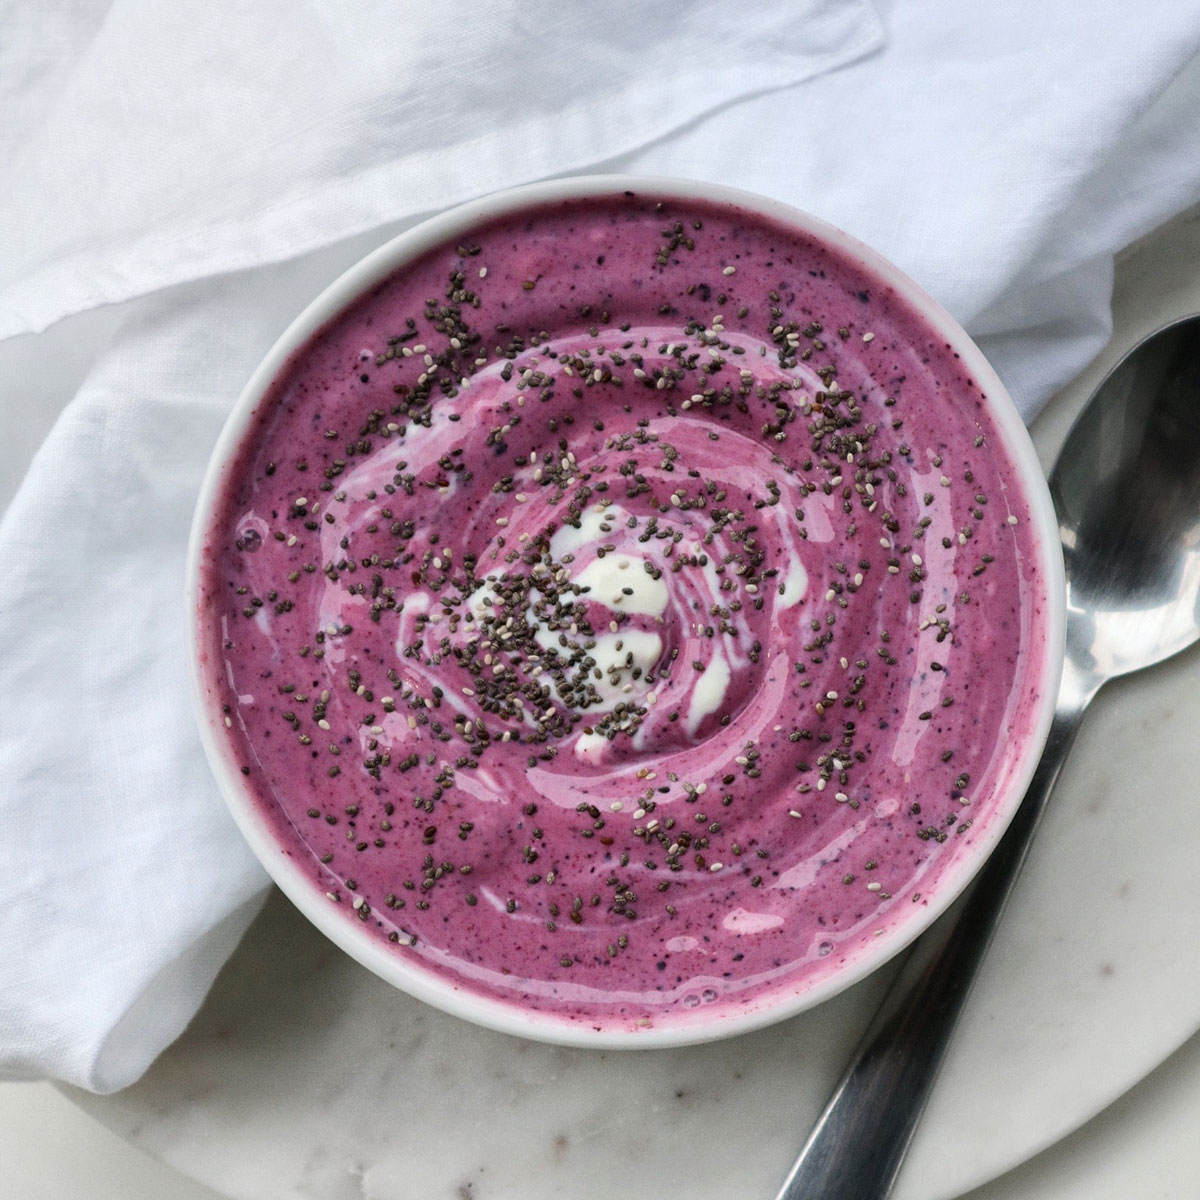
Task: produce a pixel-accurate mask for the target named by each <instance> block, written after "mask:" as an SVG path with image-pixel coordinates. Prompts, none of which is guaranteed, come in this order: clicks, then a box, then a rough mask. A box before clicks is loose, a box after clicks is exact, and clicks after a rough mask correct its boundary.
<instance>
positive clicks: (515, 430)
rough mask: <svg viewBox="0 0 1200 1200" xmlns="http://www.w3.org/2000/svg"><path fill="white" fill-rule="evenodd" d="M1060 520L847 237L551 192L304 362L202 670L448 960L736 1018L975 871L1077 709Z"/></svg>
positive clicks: (334, 862) (253, 483) (203, 609)
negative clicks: (1060, 565) (1062, 716)
mask: <svg viewBox="0 0 1200 1200" xmlns="http://www.w3.org/2000/svg"><path fill="white" fill-rule="evenodd" d="M1036 537H1037V535H1036V532H1035V530H1034V526H1033V522H1032V520H1031V518H1030V512H1029V509H1028V503H1027V496H1026V494H1025V491H1024V488H1023V485H1022V483H1021V479H1020V476H1019V473H1018V471H1017V469H1016V467H1015V466H1014V464H1013V462H1012V460H1011V458H1010V456H1009V454H1008V452H1007V450H1006V449H1005V446H1004V444H1003V441H1002V439H1001V436H1000V434H999V432H998V429H997V426H996V424H995V421H994V418H993V416H992V415H991V412H990V410H989V402H988V400H987V398H986V397H985V396H984V395H983V394H981V390H980V385H979V384H978V383H977V381H976V380H975V379H973V378H972V377H971V375H970V374H969V373H968V372H967V371H966V370H965V368H964V366H963V364H962V362H961V361H960V359H959V357H958V355H957V354H956V353H955V351H954V349H953V348H952V347H951V346H949V345H948V344H947V343H946V342H945V339H944V338H943V337H942V336H941V335H939V334H938V333H937V332H936V331H935V330H933V329H932V328H931V326H930V325H929V324H928V323H927V321H926V320H925V319H924V318H923V317H922V316H921V315H920V314H919V313H918V312H917V311H916V310H915V309H914V308H913V307H912V306H911V304H910V303H909V301H907V300H906V299H905V298H904V297H902V296H900V295H898V294H897V293H896V291H895V290H894V289H893V288H892V287H891V286H890V285H889V284H888V283H887V282H886V281H885V280H883V279H881V278H880V277H879V276H878V275H877V274H875V273H874V272H872V271H871V270H870V269H869V268H867V267H865V266H864V265H863V264H862V263H861V262H859V261H858V260H857V259H855V258H854V257H853V256H852V255H851V254H850V253H849V252H847V251H844V250H841V249H838V248H835V247H834V246H832V245H830V244H829V243H828V242H826V241H825V240H824V239H821V238H818V237H815V236H813V235H810V234H807V233H805V232H802V231H799V230H797V229H795V228H792V227H789V226H785V225H783V224H778V223H775V222H774V221H773V220H770V219H768V218H766V217H763V216H761V215H756V214H753V213H749V212H747V211H744V210H742V209H739V208H736V207H731V206H727V205H720V204H714V203H707V202H700V201H692V200H689V201H684V200H680V199H675V198H663V197H658V196H655V195H648V194H640V193H639V194H634V193H625V194H617V195H615V196H610V197H607V198H602V199H591V200H586V199H574V200H566V201H560V202H554V203H549V204H541V205H538V206H535V207H532V208H528V209H523V210H521V211H518V212H516V213H510V214H508V215H504V216H501V217H498V218H495V219H493V220H492V221H491V222H490V223H486V224H483V225H481V226H479V227H478V228H476V229H475V230H474V231H473V232H472V233H471V234H470V236H469V237H464V238H460V239H457V240H455V241H453V242H451V243H449V244H446V245H443V246H440V247H438V248H436V249H434V250H432V251H430V252H428V253H425V254H423V255H422V256H421V257H420V258H419V259H418V260H417V261H415V262H414V263H412V264H411V265H408V266H406V267H404V268H402V269H401V270H399V271H398V272H397V273H396V274H394V275H393V276H391V277H390V278H388V279H387V280H386V281H385V282H383V283H382V284H380V285H379V286H377V287H376V288H374V289H373V290H372V291H371V292H370V294H368V295H365V296H364V297H362V298H361V299H360V300H358V301H357V302H355V303H354V304H352V305H351V306H350V307H349V308H347V309H346V310H345V311H344V312H343V313H341V315H339V316H337V317H336V318H335V319H334V320H332V321H331V322H330V323H328V324H327V325H326V326H325V327H324V328H323V329H322V330H321V331H320V332H319V333H317V334H316V335H315V336H313V337H312V338H311V339H310V340H309V341H308V342H307V343H306V344H305V345H303V346H302V347H301V348H300V349H299V350H298V351H297V352H295V353H294V354H293V355H292V356H291V358H290V359H289V360H288V362H287V363H286V365H285V366H284V368H283V369H282V370H281V371H280V373H279V374H278V376H277V378H276V379H275V381H274V383H273V384H272V386H271V387H270V388H269V390H268V392H267V393H266V395H265V397H264V398H263V399H262V401H261V402H260V403H259V405H258V407H257V410H256V411H255V413H254V415H253V417H252V419H251V421H250V424H249V427H248V431H247V432H246V434H245V436H244V437H243V439H242V441H241V444H240V446H239V449H238V451H237V453H236V454H235V456H234V457H233V459H232V460H231V461H230V462H229V464H228V466H227V468H226V470H225V474H224V476H223V481H222V484H221V490H220V494H219V498H218V501H217V505H216V510H215V516H214V518H213V519H212V521H211V522H210V524H209V526H208V529H207V533H206V537H205V539H204V542H203V548H202V555H203V561H202V567H201V577H200V578H201V590H200V600H199V603H200V614H201V616H200V636H201V646H200V653H201V659H202V662H203V664H204V665H203V673H204V691H205V694H206V702H207V703H208V704H209V705H210V706H211V711H212V713H213V714H214V716H216V717H217V719H218V720H219V721H220V728H221V729H223V730H224V734H223V736H224V737H226V738H227V742H228V744H227V750H228V754H229V756H230V757H231V758H232V760H233V761H234V762H235V763H236V766H237V768H239V769H240V771H241V774H242V776H243V777H244V778H243V782H244V785H245V787H246V788H247V789H249V790H250V792H251V794H252V796H253V799H254V803H255V805H256V807H257V810H258V811H259V813H260V814H261V816H262V818H263V820H265V821H266V822H267V823H269V826H270V828H271V830H272V832H273V836H274V838H275V840H276V841H277V842H278V847H279V853H280V854H281V855H285V856H288V857H290V858H291V859H292V860H293V862H294V863H295V864H297V865H298V866H299V868H300V869H301V870H302V871H303V873H304V874H305V875H306V876H307V878H308V879H310V880H311V885H312V888H313V889H314V894H315V895H316V896H319V897H321V903H323V904H328V905H330V906H331V907H333V908H336V909H337V910H338V911H339V912H340V913H341V914H343V915H344V920H345V921H346V922H353V923H356V924H358V925H361V926H362V928H363V929H364V930H366V931H368V932H369V933H370V934H372V935H374V936H376V937H378V939H380V944H381V945H383V946H386V947H387V948H388V951H389V953H393V954H395V955H397V956H401V957H402V958H403V959H404V960H406V961H408V962H410V963H411V964H412V965H413V966H414V969H416V970H418V971H427V972H431V973H433V974H434V975H436V976H438V977H440V978H442V979H444V980H446V981H449V982H451V983H452V984H453V985H455V986H457V987H460V988H462V989H464V990H466V991H468V992H470V993H473V994H475V995H478V996H483V997H486V998H489V999H492V1000H498V1001H501V1002H502V1003H509V1004H512V1005H514V1006H517V1007H518V1008H520V1009H522V1010H525V1011H528V1010H530V1009H533V1010H538V1011H540V1012H544V1013H548V1014H552V1015H553V1016H555V1017H557V1018H560V1019H561V1020H562V1021H564V1022H568V1023H577V1024H578V1026H580V1027H587V1028H593V1027H594V1028H599V1029H606V1030H608V1029H637V1028H646V1027H660V1028H661V1027H668V1026H672V1025H683V1024H686V1023H687V1022H689V1021H709V1020H719V1019H720V1018H721V1017H722V1016H723V1015H729V1014H736V1013H739V1012H744V1011H747V1010H754V1009H757V1008H759V1007H761V1006H763V1005H767V1004H771V1003H774V1002H775V1001H777V1000H779V999H780V998H781V997H783V996H796V995H801V994H805V993H807V992H811V991H812V990H813V989H814V988H819V987H820V986H821V985H822V983H823V982H824V981H828V980H829V979H830V978H831V977H832V976H834V975H836V974H838V973H845V972H846V971H847V970H848V969H852V967H853V964H854V963H855V962H856V961H858V960H859V959H860V958H861V957H862V956H863V955H864V954H865V953H867V952H869V949H870V945H871V943H872V941H873V940H874V939H876V938H877V937H878V936H880V933H881V931H884V930H888V929H891V928H894V927H896V926H897V925H899V924H902V923H905V922H912V921H913V920H914V915H915V914H916V911H917V910H918V909H919V908H921V907H923V906H926V905H928V904H929V903H930V901H931V899H932V898H934V897H937V896H938V894H939V889H940V888H942V887H949V886H951V884H948V883H946V880H951V881H953V886H955V887H957V886H958V885H959V884H960V883H961V880H962V877H963V872H962V870H961V863H962V860H963V858H964V857H971V856H972V854H973V853H974V850H973V843H974V842H975V840H976V839H977V838H979V837H981V836H982V835H983V832H984V831H985V830H988V829H989V826H994V821H995V820H998V819H999V818H997V817H996V813H997V810H998V809H999V808H1000V807H1001V801H1003V803H1004V804H1007V803H1008V799H1007V798H1006V796H1005V794H1006V792H1007V791H1008V790H1011V781H1012V776H1013V772H1014V770H1015V767H1014V763H1015V762H1016V760H1017V758H1018V756H1019V755H1018V751H1019V750H1020V747H1021V746H1022V745H1024V744H1026V743H1027V742H1028V740H1029V739H1030V737H1031V736H1032V731H1033V729H1034V726H1035V725H1036V723H1037V712H1038V711H1040V707H1039V706H1041V705H1042V704H1043V701H1042V699H1041V692H1042V691H1043V690H1044V689H1045V686H1046V681H1045V679H1044V678H1043V677H1042V676H1043V674H1044V670H1045V668H1044V665H1043V664H1044V661H1045V653H1044V646H1045V639H1046V637H1047V632H1046V612H1045V597H1046V588H1047V581H1046V579H1045V578H1044V577H1043V575H1042V569H1041V566H1040V562H1041V560H1040V558H1039V554H1038V548H1037V542H1036ZM993 832H994V828H993Z"/></svg>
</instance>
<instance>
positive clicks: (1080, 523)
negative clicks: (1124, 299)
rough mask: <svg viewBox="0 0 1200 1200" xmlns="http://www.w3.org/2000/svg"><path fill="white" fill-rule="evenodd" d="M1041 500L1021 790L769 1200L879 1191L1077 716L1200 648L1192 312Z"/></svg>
mask: <svg viewBox="0 0 1200 1200" xmlns="http://www.w3.org/2000/svg"><path fill="white" fill-rule="evenodd" d="M1050 493H1051V496H1052V497H1053V500H1054V507H1055V511H1056V513H1057V515H1058V522H1059V536H1060V537H1061V539H1062V547H1063V555H1064V559H1065V564H1066V579H1067V637H1066V662H1065V664H1064V668H1063V679H1062V685H1061V687H1060V690H1059V695H1058V703H1057V707H1056V709H1055V713H1054V721H1053V724H1052V725H1051V728H1050V735H1049V738H1048V740H1047V743H1046V748H1045V751H1044V752H1043V754H1042V758H1041V761H1040V762H1039V764H1038V768H1037V771H1036V772H1035V774H1034V777H1033V782H1032V783H1031V784H1030V787H1029V792H1028V793H1027V795H1026V797H1025V799H1024V801H1023V802H1022V803H1021V806H1020V808H1019V809H1018V811H1017V814H1016V816H1015V817H1014V818H1013V821H1012V824H1011V825H1010V826H1009V829H1008V831H1007V832H1006V833H1005V835H1004V838H1003V839H1002V840H1001V842H1000V844H999V845H998V846H997V848H996V850H995V852H994V853H993V854H992V856H991V857H990V858H989V859H988V862H987V863H986V864H985V866H984V868H983V870H982V871H981V872H980V873H979V876H978V879H977V880H976V882H975V884H974V886H973V888H972V890H971V892H970V893H969V895H968V896H967V899H966V901H965V903H964V905H963V907H962V909H961V911H960V914H959V916H958V918H957V920H956V921H955V923H954V924H953V925H952V926H951V927H950V928H949V929H948V930H947V931H945V932H944V933H939V932H937V931H936V930H935V932H934V933H933V934H930V935H927V936H926V938H924V939H922V941H921V942H920V943H919V944H918V946H917V949H916V950H915V951H914V952H913V954H912V955H911V956H910V957H909V959H908V961H907V962H905V964H904V966H903V967H902V968H901V971H900V973H899V975H898V977H897V979H896V982H895V983H894V984H893V986H892V988H891V990H890V991H889V992H888V994H887V996H886V998H885V999H884V1001H883V1004H882V1005H881V1006H880V1008H879V1011H878V1012H877V1013H876V1015H875V1017H874V1019H873V1020H872V1022H871V1024H870V1026H869V1027H868V1029H867V1031H866V1033H865V1034H864V1036H863V1038H862V1041H861V1042H860V1043H859V1045H858V1048H857V1050H856V1051H855V1053H854V1056H853V1058H852V1060H851V1062H850V1065H849V1067H848V1068H847V1070H846V1073H845V1075H844V1076H843V1077H842V1080H841V1082H840V1083H839V1084H838V1086H837V1088H836V1089H835V1090H834V1093H833V1095H832V1096H831V1097H830V1099H829V1102H828V1103H827V1104H826V1106H825V1111H824V1112H823V1113H822V1114H821V1117H820V1119H819V1120H818V1122H817V1124H816V1126H815V1127H814V1129H813V1131H812V1133H811V1134H810V1135H809V1139H808V1142H807V1143H806V1145H805V1147H804V1149H803V1150H802V1151H801V1152H800V1157H799V1158H798V1159H797V1160H796V1164H795V1166H794V1167H793V1168H792V1171H791V1173H790V1174H789V1175H788V1177H787V1180H786V1181H785V1182H784V1184H783V1187H782V1188H781V1189H780V1191H779V1193H778V1195H777V1197H776V1200H885V1198H886V1197H887V1196H888V1195H889V1194H890V1193H891V1190H892V1185H893V1183H894V1182H895V1178H896V1175H897V1173H898V1172H899V1169H900V1164H901V1162H903V1160H904V1155H905V1153H906V1151H907V1149H908V1145H909V1142H910V1141H911V1139H912V1135H913V1132H914V1130H915V1129H916V1126H917V1121H918V1120H919V1118H920V1115H921V1112H922V1110H923V1109H924V1107H925V1101H926V1099H927V1098H928V1096H929V1093H930V1091H931V1089H932V1086H933V1082H934V1079H935V1077H936V1075H937V1071H938V1068H939V1067H940V1065H941V1062H942V1059H943V1058H944V1056H945V1052H946V1048H947V1046H948V1045H949V1043H950V1038H951V1035H952V1034H953V1031H954V1027H955V1025H956V1024H957V1022H958V1017H959V1015H960V1014H961V1012H962V1010H963V1007H964V1005H965V1003H966V999H967V995H968V993H969V991H970V988H971V984H972V982H973V980H974V978H975V975H976V973H977V971H978V968H979V965H980V963H981V962H982V961H983V957H984V955H985V953H986V952H987V948H988V945H989V944H990V942H991V939H992V934H993V932H994V931H995V928H996V926H997V924H998V922H999V919H1000V915H1001V913H1002V912H1003V909H1004V906H1005V902H1006V901H1007V899H1008V896H1009V893H1010V892H1011V890H1012V885H1013V882H1014V881H1015V879H1016V877H1017V874H1018V872H1019V871H1020V869H1021V864H1022V863H1023V862H1024V860H1025V855H1026V852H1027V850H1028V849H1029V843H1030V841H1031V839H1032V837H1033V834H1034V831H1035V830H1036V829H1037V825H1038V821H1039V819H1040V818H1041V815H1042V811H1043V809H1044V808H1045V805H1046V800H1047V798H1048V797H1049V795H1050V791H1051V789H1052V788H1053V787H1054V783H1055V780H1056V779H1057V778H1058V774H1059V770H1060V769H1061V767H1062V764H1063V761H1064V760H1065V759H1066V757H1067V753H1068V751H1069V750H1070V748H1071V744H1072V742H1073V741H1074V740H1075V733H1076V730H1077V729H1078V728H1079V723H1080V720H1081V719H1082V717H1083V714H1084V711H1085V709H1086V708H1087V706H1088V704H1090V703H1091V701H1092V699H1093V697H1094V696H1095V695H1096V692H1097V691H1099V689H1100V687H1101V686H1102V685H1103V684H1104V683H1106V682H1108V680H1110V679H1114V678H1116V677H1117V676H1119V675H1125V674H1128V673H1129V672H1131V671H1138V670H1141V669H1142V668H1143V667H1149V666H1153V665H1154V664H1155V663H1159V662H1162V661H1163V659H1166V658H1170V657H1171V656H1172V655H1173V654H1177V653H1179V651H1181V650H1184V649H1186V648H1187V647H1188V646H1191V645H1192V644H1193V643H1194V642H1196V641H1197V640H1198V639H1200V315H1198V316H1192V317H1187V318H1184V319H1183V320H1180V321H1176V322H1174V323H1173V324H1171V325H1168V326H1166V327H1165V328H1164V329H1161V330H1159V331H1158V332H1157V333H1155V334H1152V335H1151V336H1150V337H1148V338H1147V339H1146V340H1145V341H1143V342H1141V343H1140V344H1139V345H1137V346H1135V347H1134V348H1133V349H1132V350H1130V351H1129V352H1128V353H1127V354H1126V355H1125V357H1124V358H1123V359H1122V360H1121V361H1120V362H1119V363H1118V364H1117V366H1116V367H1114V368H1113V370H1112V371H1111V372H1110V373H1109V374H1108V375H1107V376H1106V377H1105V379H1104V380H1103V382H1101V384H1100V386H1099V387H1098V388H1097V389H1096V391H1095V393H1094V394H1093V396H1092V397H1091V399H1090V400H1089V402H1088V404H1087V406H1086V407H1085V408H1084V410H1083V413H1082V414H1081V415H1080V417H1079V419H1078V420H1077V421H1076V422H1075V425H1074V426H1073V427H1072V429H1071V432H1070V433H1069V434H1068V435H1067V440H1066V443H1065V445H1064V446H1063V449H1062V452H1061V454H1060V455H1059V458H1058V462H1057V463H1056V464H1055V467H1054V470H1053V472H1052V473H1051V475H1050ZM931 938H932V939H933V940H932V942H931V941H930V939H931ZM927 943H929V944H927Z"/></svg>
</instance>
